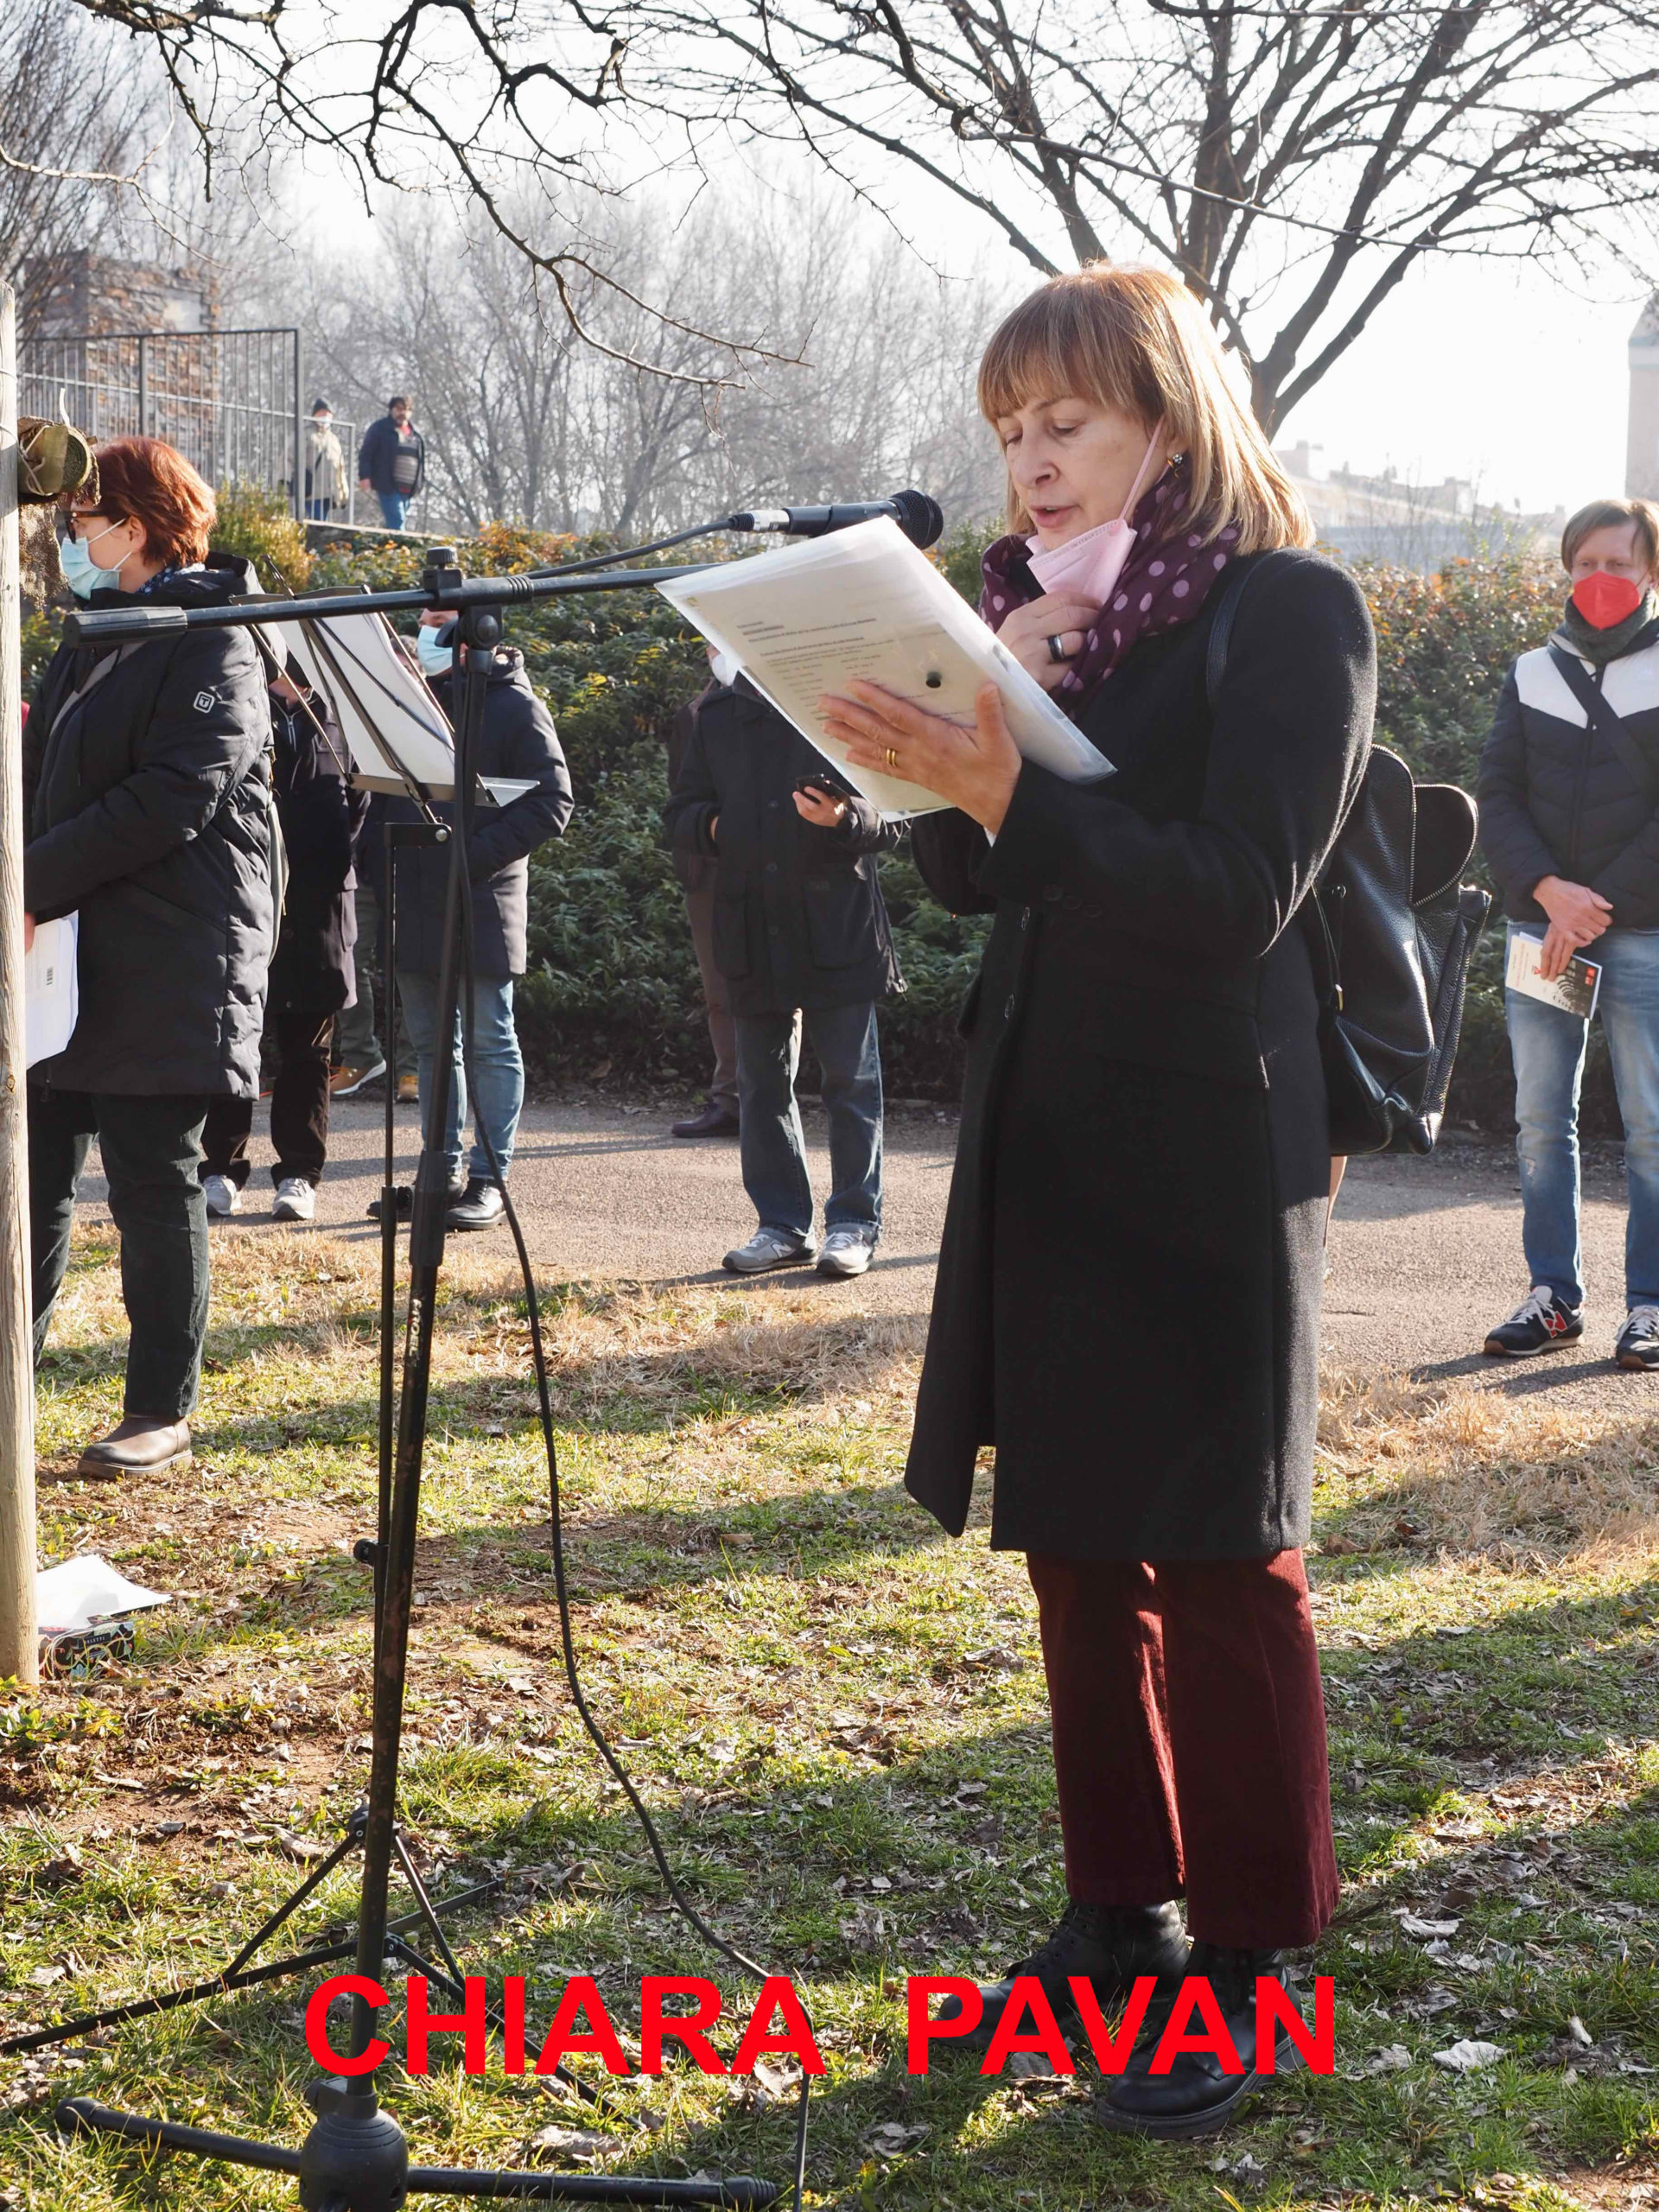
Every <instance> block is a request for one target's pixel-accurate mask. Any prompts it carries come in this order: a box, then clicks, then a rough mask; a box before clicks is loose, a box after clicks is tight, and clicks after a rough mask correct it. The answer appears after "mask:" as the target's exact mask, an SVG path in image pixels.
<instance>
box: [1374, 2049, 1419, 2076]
mask: <svg viewBox="0 0 1659 2212" xmlns="http://www.w3.org/2000/svg"><path fill="white" fill-rule="evenodd" d="M1410 2063H1411V2053H1410V2052H1409V2051H1408V2050H1407V2049H1406V2046H1405V2045H1404V2044H1402V2043H1387V2044H1383V2048H1382V2050H1379V2051H1376V2052H1375V2053H1374V2054H1373V2056H1371V2057H1370V2058H1368V2059H1367V2060H1366V2062H1365V2065H1364V2069H1363V2070H1364V2072H1366V2073H1367V2074H1397V2073H1398V2072H1399V2071H1400V2069H1401V2068H1402V2067H1403V2066H1409V2065H1410Z"/></svg>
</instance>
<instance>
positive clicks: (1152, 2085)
mask: <svg viewBox="0 0 1659 2212" xmlns="http://www.w3.org/2000/svg"><path fill="white" fill-rule="evenodd" d="M1263 1974H1265V1975H1268V1976H1270V1977H1271V1978H1272V1979H1273V1980H1274V1981H1277V1982H1279V1983H1280V1984H1281V1985H1282V1984H1283V1983H1284V1982H1285V1980H1286V1972H1285V1964H1284V1955H1283V1953H1282V1952H1280V1951H1240V1950H1230V1949H1227V1948H1224V1946H1223V1945H1221V1944H1219V1943H1194V1945H1193V1946H1192V1953H1191V1955H1190V1956H1189V1957H1188V1960H1187V1962H1186V1976H1187V1978H1188V1979H1189V1980H1196V1979H1197V1978H1198V1976H1199V1975H1202V1976H1203V1977H1204V1979H1205V1980H1206V1981H1207V1982H1208V1983H1209V1984H1210V1986H1211V1990H1212V1991H1213V1992H1214V1993H1215V1999H1216V2003H1217V2005H1218V2006H1219V2007H1220V2010H1221V2016H1222V2018H1223V2019H1224V2020H1225V2022H1226V2023H1227V2032H1228V2034H1229V2035H1230V2037H1232V2040H1233V2047H1234V2049H1235V2050H1236V2052H1237V2053H1238V2056H1239V2057H1240V2059H1241V2060H1242V2061H1243V2066H1244V2071H1243V2073H1242V2074H1224V2073H1223V2071H1222V2069H1221V2061H1220V2059H1219V2058H1218V2057H1217V2056H1216V2054H1215V2052H1214V2051H1213V2050H1184V2051H1180V2052H1179V2053H1177V2055H1176V2056H1174V2057H1173V2059H1172V2060H1171V2062H1170V2067H1169V2071H1168V2073H1166V2074H1154V2072H1153V2071H1152V2062H1153V2059H1154V2056H1155V2055H1156V2053H1157V2050H1158V2043H1159V2038H1160V2036H1161V2035H1162V2033H1163V2030H1164V2027H1165V2025H1166V2023H1167V2021H1168V2018H1169V2010H1168V2007H1167V2005H1164V2006H1160V2008H1159V2012H1158V2016H1157V2017H1156V2018H1154V2019H1149V2020H1148V2022H1147V2026H1146V2029H1145V2031H1144V2032H1143V2033H1142V2035H1141V2040H1140V2042H1139V2043H1138V2044H1136V2045H1135V2050H1134V2051H1133V2052H1132V2053H1131V2055H1130V2057H1129V2063H1128V2065H1127V2066H1126V2067H1125V2068H1124V2069H1123V2071H1122V2073H1121V2074H1120V2075H1118V2076H1117V2077H1116V2080H1115V2081H1113V2082H1109V2084H1108V2086H1107V2088H1106V2089H1105V2091H1104V2093H1103V2095H1102V2097H1101V2100H1100V2101H1099V2103H1098V2104H1097V2105H1096V2107H1095V2117H1096V2119H1097V2120H1099V2122H1100V2124H1101V2126H1103V2127H1109V2128H1111V2129H1112V2130H1113V2131H1114V2132H1115V2133H1117V2134H1120V2135H1155V2136H1160V2137H1162V2138H1165V2139H1169V2138H1172V2137H1179V2136H1186V2135H1212V2134H1214V2133H1215V2132H1216V2130H1217V2128H1219V2127H1224V2126H1226V2125H1227V2122H1228V2121H1229V2120H1230V2119H1231V2118H1232V2116H1233V2114H1234V2113H1236V2111H1237V2109H1238V2107H1240V2105H1242V2104H1243V2101H1244V2100H1245V2098H1246V2097H1248V2096H1249V2094H1250V2093H1251V2091H1252V2090H1253V2089H1255V2088H1259V2087H1260V2086H1261V2084H1262V2082H1264V2081H1266V2080H1267V2079H1268V2076H1267V2075H1264V2074H1258V2073H1257V2072H1256V2070H1255V1984H1256V1979H1257V1976H1258V1975H1263ZM1199 2018H1200V2016H1199V2015H1198V2014H1196V2013H1195V2014H1194V2016H1193V2019H1192V2022H1191V2023H1189V2026H1190V2028H1191V2029H1192V2030H1193V2031H1198V2032H1201V2030H1200V2029H1199V2025H1198V2023H1199ZM1274 2058H1275V2062H1276V2063H1277V2066H1278V2067H1279V2069H1281V2070H1283V2069H1287V2068H1288V2067H1292V2066H1296V2065H1299V2064H1300V2061H1301V2055H1300V2052H1299V2051H1298V2050H1297V2049H1296V2046H1295V2044H1294V2043H1292V2042H1291V2040H1290V2037H1289V2035H1288V2034H1287V2031H1285V2030H1284V2029H1283V2028H1281V2029H1280V2031H1279V2033H1278V2037H1277V2039H1276V2043H1275V2048H1274Z"/></svg>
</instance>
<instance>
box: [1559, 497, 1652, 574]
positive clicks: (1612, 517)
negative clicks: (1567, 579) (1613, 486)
mask: <svg viewBox="0 0 1659 2212" xmlns="http://www.w3.org/2000/svg"><path fill="white" fill-rule="evenodd" d="M1625 523H1634V524H1636V542H1637V545H1638V546H1639V547H1640V548H1641V550H1642V558H1643V563H1644V565H1645V567H1646V569H1647V571H1648V574H1649V575H1653V574H1654V572H1655V570H1656V569H1659V507H1656V506H1655V505H1654V504H1653V501H1652V500H1651V499H1592V500H1591V502H1590V504H1589V505H1588V506H1587V507H1580V509H1579V512H1577V514H1575V515H1569V516H1568V518H1567V528H1566V529H1565V530H1564V531H1562V532H1561V566H1562V567H1563V568H1564V569H1566V570H1567V575H1569V576H1570V575H1572V573H1573V563H1574V562H1575V561H1576V560H1577V559H1578V557H1579V548H1580V546H1581V545H1582V544H1583V543H1584V541H1585V539H1586V537H1593V536H1594V534H1595V533H1596V531H1599V530H1618V529H1619V528H1620V527H1621V526H1622V525H1623V524H1625Z"/></svg>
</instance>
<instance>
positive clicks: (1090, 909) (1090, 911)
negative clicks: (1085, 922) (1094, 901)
mask: <svg viewBox="0 0 1659 2212" xmlns="http://www.w3.org/2000/svg"><path fill="white" fill-rule="evenodd" d="M1083 911H1084V913H1085V914H1086V915H1087V916H1088V917H1089V918H1090V921H1091V922H1097V921H1098V920H1099V919H1100V917H1101V913H1102V911H1103V910H1102V909H1101V908H1100V907H1099V906H1094V905H1090V906H1085V907H1084V910H1083Z"/></svg>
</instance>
